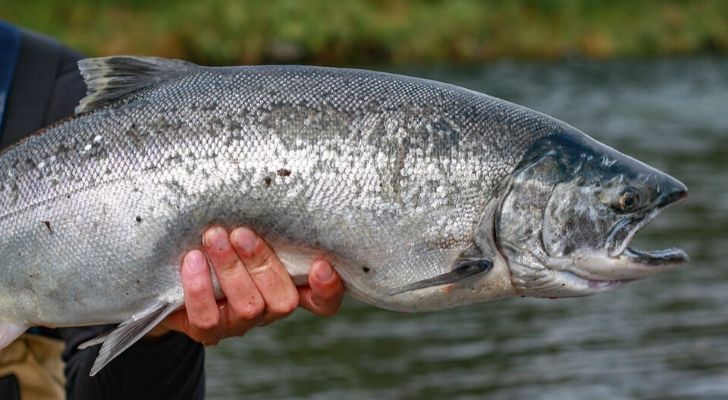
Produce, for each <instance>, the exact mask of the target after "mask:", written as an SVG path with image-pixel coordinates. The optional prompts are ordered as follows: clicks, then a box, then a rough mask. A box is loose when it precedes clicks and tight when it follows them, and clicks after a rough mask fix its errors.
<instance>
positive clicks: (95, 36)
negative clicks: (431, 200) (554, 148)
mask: <svg viewBox="0 0 728 400" xmlns="http://www.w3.org/2000/svg"><path fill="white" fill-rule="evenodd" d="M0 18H1V19H4V20H7V21H10V22H13V23H16V24H18V25H20V26H23V27H26V28H30V29H35V30H38V31H41V32H45V33H47V34H49V35H51V36H55V37H57V38H59V39H60V40H61V41H63V42H65V43H67V44H69V45H70V46H72V47H75V48H78V49H80V50H82V51H83V52H85V53H87V54H89V55H109V54H122V53H127V54H128V53H133V54H146V55H158V56H166V57H178V58H184V59H189V60H192V61H196V62H200V63H206V64H241V63H263V62H308V63H316V64H372V63H395V64H403V63H423V62H468V63H470V62H480V61H487V60H492V59H497V58H505V57H510V58H535V59H558V58H563V57H572V56H583V57H589V58H608V57H630V56H645V55H646V56H653V55H654V56H657V55H679V54H689V53H696V52H701V53H704V52H711V53H726V52H728V1H724V0H704V1H700V0H696V1H677V0H673V1H657V0H644V1H637V0H630V1H628V0H611V1H610V0H600V1H597V0H581V1H577V0H540V1H538V0H534V1H525V0H507V1H506V0H502V1H476V0H451V1H437V0H421V1H403V0H392V1H385V0H379V1H365V0H348V1H343V0H342V1H324V0H308V1H293V0H280V1H276V0H267V1H261V0H252V1H239V0H203V1H200V0H195V1H188V0H182V1H177V2H172V1H161V0H149V1H141V0H127V1H110V0H77V1H52V0H35V1H28V0H0Z"/></svg>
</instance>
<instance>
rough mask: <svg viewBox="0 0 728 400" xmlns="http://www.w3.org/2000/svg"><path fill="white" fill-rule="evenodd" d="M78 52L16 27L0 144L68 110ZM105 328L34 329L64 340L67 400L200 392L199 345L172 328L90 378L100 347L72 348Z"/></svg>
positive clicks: (79, 90)
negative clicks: (18, 40) (16, 44)
mask: <svg viewBox="0 0 728 400" xmlns="http://www.w3.org/2000/svg"><path fill="white" fill-rule="evenodd" d="M81 57H82V56H81V55H80V54H79V53H76V52H74V51H72V50H70V49H68V48H66V47H64V46H62V45H61V44H59V43H57V42H55V41H53V40H51V39H49V38H46V37H43V36H40V35H37V34H34V33H30V32H26V31H22V33H21V46H20V51H19V53H18V55H17V64H16V68H15V73H14V76H13V81H12V84H11V86H10V92H9V96H8V99H7V100H8V101H7V105H6V108H5V113H4V118H3V121H2V124H1V125H0V127H1V130H0V148H4V147H7V146H8V145H10V144H12V143H15V142H17V141H18V140H20V139H21V138H23V137H24V136H27V135H28V134H30V133H33V132H34V131H35V130H37V129H39V128H41V127H43V126H46V125H48V124H50V123H53V122H55V121H57V120H59V119H62V118H65V117H67V116H70V115H72V114H73V109H74V108H75V106H76V105H77V104H78V101H79V100H80V99H81V98H82V97H83V95H84V94H85V91H86V89H85V85H84V84H83V80H82V78H81V75H80V73H79V72H78V69H77V67H76V61H77V60H78V59H80V58H81ZM1 62H7V60H0V63H1ZM0 115H1V114H0ZM111 328H113V326H110V325H107V326H95V327H84V328H63V329H57V330H49V329H41V330H40V332H41V333H42V334H45V335H47V336H54V337H59V336H60V337H61V338H62V339H63V340H64V341H65V343H66V349H65V351H64V353H63V360H64V361H65V362H66V367H65V373H66V377H67V379H68V382H67V384H66V393H67V396H68V399H69V400H73V399H84V400H87V399H135V400H136V399H202V398H204V391H205V376H204V358H205V353H204V347H203V346H202V345H201V344H199V343H197V342H195V341H193V340H192V339H190V338H188V337H187V336H186V335H184V334H181V333H176V332H174V333H170V334H168V335H166V336H164V337H163V338H160V339H159V340H156V341H153V342H145V341H144V340H142V341H140V342H137V343H136V344H134V345H133V346H132V347H130V348H129V349H127V350H126V351H125V352H124V353H123V354H122V355H120V356H119V357H117V358H116V359H114V360H113V361H112V362H111V363H110V364H109V365H107V366H106V367H104V368H103V369H102V370H101V371H100V372H99V373H98V374H97V375H96V376H95V377H89V376H88V374H89V371H90V370H91V365H93V362H94V359H95V358H96V355H97V354H98V351H99V347H100V346H93V347H91V348H88V349H85V350H78V349H77V347H78V345H79V344H81V343H83V342H84V341H86V340H88V339H91V338H93V337H95V336H96V335H98V334H99V333H101V332H104V331H107V330H109V329H111ZM35 332H36V331H34V333H35ZM6 384H8V385H11V384H12V382H11V381H8V382H7V383H6Z"/></svg>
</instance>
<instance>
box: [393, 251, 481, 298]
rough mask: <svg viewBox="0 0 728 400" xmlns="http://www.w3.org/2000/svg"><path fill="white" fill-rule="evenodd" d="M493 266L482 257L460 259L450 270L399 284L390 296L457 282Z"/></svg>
mask: <svg viewBox="0 0 728 400" xmlns="http://www.w3.org/2000/svg"><path fill="white" fill-rule="evenodd" d="M492 267H493V262H492V261H491V260H488V259H484V258H477V259H461V260H459V261H458V262H457V264H456V265H455V268H453V269H452V271H450V272H446V273H444V274H442V275H437V276H435V277H432V278H428V279H424V280H421V281H418V282H414V283H410V284H408V285H404V286H400V287H398V288H395V289H393V290H392V291H390V292H389V295H390V296H395V295H398V294H401V293H404V292H410V291H412V290H418V289H424V288H428V287H433V286H442V285H447V284H450V283H455V282H459V281H461V280H463V279H466V278H470V277H471V276H474V275H477V274H480V273H483V272H488V271H489V270H490V269H491V268H492Z"/></svg>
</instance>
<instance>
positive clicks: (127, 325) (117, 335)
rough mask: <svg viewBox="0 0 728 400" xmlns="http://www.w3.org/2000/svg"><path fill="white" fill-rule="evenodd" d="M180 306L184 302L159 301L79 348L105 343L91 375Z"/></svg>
mask: <svg viewBox="0 0 728 400" xmlns="http://www.w3.org/2000/svg"><path fill="white" fill-rule="evenodd" d="M180 306H182V302H167V301H164V300H158V301H156V302H154V303H152V304H151V305H150V306H149V307H147V308H145V309H144V310H142V311H140V312H138V313H136V314H134V315H132V316H131V318H129V319H128V320H126V321H124V322H122V323H121V324H119V326H118V327H116V329H114V330H113V331H111V332H109V333H104V334H102V335H99V336H97V337H95V338H93V339H91V340H89V341H87V342H84V343H82V344H81V345H80V346H78V348H79V349H85V348H87V347H89V346H94V345H97V344H100V343H103V345H102V346H101V350H99V355H98V357H96V361H95V362H94V365H93V367H91V374H90V375H91V376H94V375H96V373H97V372H99V370H101V368H103V367H104V366H105V365H106V364H108V363H109V362H110V361H111V360H113V359H114V358H116V356H118V355H119V354H121V353H122V352H123V351H124V350H126V349H128V348H129V346H131V345H132V344H134V343H135V342H136V341H137V340H139V339H141V337H142V336H144V335H145V334H146V333H147V332H149V331H150V330H152V328H154V327H155V326H157V324H159V323H160V322H161V321H162V320H163V319H164V318H165V317H166V316H167V315H169V314H171V313H172V312H173V311H174V310H176V309H178V308H179V307H180Z"/></svg>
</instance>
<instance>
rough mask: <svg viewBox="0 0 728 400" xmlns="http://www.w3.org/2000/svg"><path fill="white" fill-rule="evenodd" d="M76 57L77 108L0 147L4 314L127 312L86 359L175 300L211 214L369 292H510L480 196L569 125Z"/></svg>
mask: <svg viewBox="0 0 728 400" xmlns="http://www.w3.org/2000/svg"><path fill="white" fill-rule="evenodd" d="M80 66H81V71H82V73H83V74H84V78H85V79H86V82H87V85H88V86H89V95H88V96H87V97H86V98H85V99H84V100H82V101H81V104H80V106H79V107H78V108H77V116H76V117H75V118H72V119H69V120H65V121H62V122H60V123H58V124H55V125H53V126H51V127H49V128H46V129H44V130H43V131H42V132H40V134H37V135H34V136H31V137H30V138H28V139H26V140H25V141H24V142H22V143H20V144H19V145H17V146H15V147H12V148H10V149H9V150H7V151H6V152H4V153H3V154H2V155H1V156H0V179H1V180H2V185H1V187H2V191H1V192H0V231H2V232H3V235H2V236H0V260H2V261H1V263H2V264H0V266H1V267H2V268H1V269H0V281H1V282H2V285H4V287H5V290H2V291H0V318H1V319H2V320H3V321H5V322H6V323H7V324H8V326H17V327H25V326H32V325H47V326H75V325H89V324H101V323H116V322H122V321H126V322H124V323H123V324H122V325H121V326H120V328H119V329H117V331H115V332H120V333H118V334H116V333H112V335H111V336H109V337H110V338H111V339H109V337H104V338H99V339H98V340H97V341H96V342H93V341H92V343H100V342H104V341H105V342H104V347H103V348H102V351H101V353H100V356H99V359H98V360H97V363H96V365H95V366H94V370H93V371H92V372H93V373H95V372H96V371H98V369H99V368H100V367H101V366H103V365H104V364H105V363H107V362H108V361H109V360H110V359H111V358H113V357H114V356H116V355H117V354H118V353H120V352H121V351H123V349H125V348H126V347H128V346H129V345H131V344H132V343H133V342H134V341H135V340H136V339H138V338H139V337H141V336H142V335H143V334H144V333H145V332H146V331H147V330H149V329H151V327H153V326H154V325H155V324H156V323H157V322H158V321H159V320H161V319H162V318H163V317H164V316H166V315H167V314H169V313H170V312H172V311H174V309H176V308H178V307H179V306H180V305H181V304H182V300H183V299H182V297H183V294H182V289H181V284H180V277H179V265H180V260H181V257H182V256H183V254H185V252H186V251H189V250H190V249H192V248H196V247H198V245H199V240H200V236H201V234H202V232H203V231H204V230H205V229H206V228H207V227H209V226H210V225H212V224H222V225H225V226H234V225H245V226H249V227H251V228H252V229H254V230H256V231H257V232H258V233H259V234H260V235H261V236H262V237H264V238H265V239H266V240H267V241H268V242H269V243H270V244H271V246H272V247H273V248H274V249H275V251H276V253H277V254H278V255H279V257H280V258H281V260H282V261H283V263H284V265H285V266H286V268H287V269H288V270H289V272H290V274H291V275H292V277H293V278H294V281H296V282H305V276H306V274H307V269H308V266H309V265H310V263H311V261H312V260H313V259H314V258H315V257H320V256H324V257H326V258H328V259H329V260H330V261H331V262H332V264H333V265H334V267H335V269H336V270H337V272H338V273H339V274H340V276H341V277H342V279H343V280H344V282H345V285H346V287H347V291H348V292H349V293H350V294H352V295H353V296H355V297H357V298H359V299H361V300H363V301H365V302H368V303H370V304H373V305H376V306H379V307H383V308H388V309H394V310H402V311H421V310H432V309H441V308H448V307H453V306H456V305H461V304H467V303H473V302H477V301H484V300H489V299H495V298H499V297H507V296H510V295H513V294H514V293H513V287H512V284H511V283H510V274H511V272H508V268H509V267H508V266H507V265H506V263H505V260H504V259H503V257H501V256H499V254H498V250H497V249H496V247H497V246H495V245H494V243H493V240H494V239H493V238H492V237H491V238H490V239H488V237H489V233H488V232H490V231H492V229H493V223H494V219H493V218H494V217H493V215H494V214H493V213H494V212H495V211H494V210H495V207H497V204H496V203H498V202H499V201H500V199H501V198H502V196H503V195H504V194H505V191H504V190H505V189H506V187H507V182H508V178H509V176H510V175H511V174H512V173H514V171H516V169H517V167H518V166H519V165H520V164H521V163H522V162H523V159H524V155H525V154H526V153H527V152H528V151H529V149H530V148H532V147H533V145H534V143H536V142H538V141H539V140H541V139H543V138H545V137H548V136H549V135H553V134H556V133H559V132H574V131H575V130H574V129H573V128H571V127H569V126H568V125H566V124H564V123H562V122H560V121H558V120H556V119H553V118H551V117H548V116H546V115H543V114H540V113H538V112H535V111H532V110H529V109H527V108H524V107H521V106H518V105H515V104H511V103H508V102H506V101H503V100H500V99H496V98H493V97H490V96H487V95H484V94H481V93H477V92H474V91H470V90H467V89H463V88H459V87H456V86H452V85H448V84H444V83H439V82H434V81H429V80H424V79H418V78H412V77H405V76H399V75H393V74H387V73H380V72H372V71H363V70H353V69H337V68H322V67H303V66H257V67H222V68H221V67H218V68H210V67H200V66H196V65H193V64H190V63H187V62H183V61H176V60H165V59H158V58H143V57H111V58H102V59H89V60H84V61H81V64H80ZM576 132H577V133H574V134H576V135H583V134H581V133H579V132H578V131H576ZM489 207H490V208H489ZM487 210H491V211H490V213H489V212H487ZM463 257H465V258H463ZM458 260H461V261H458ZM477 260H482V261H477ZM458 266H460V267H458ZM491 270H492V271H491ZM487 271H491V272H489V273H488V274H487V275H488V278H478V277H475V278H473V277H471V275H472V274H476V275H478V276H482V275H484V274H483V272H487ZM418 282H419V283H418ZM422 282H425V283H422ZM445 283H447V285H444V284H445ZM426 285H430V286H431V287H425V286H426ZM443 285H444V286H443ZM9 288H12V290H9ZM8 332H11V331H8ZM13 332H14V331H13ZM1 337H2V335H0V338H1ZM5 337H9V336H8V335H5ZM6 341H7V340H6ZM1 342H2V340H0V344H2V343H1Z"/></svg>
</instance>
